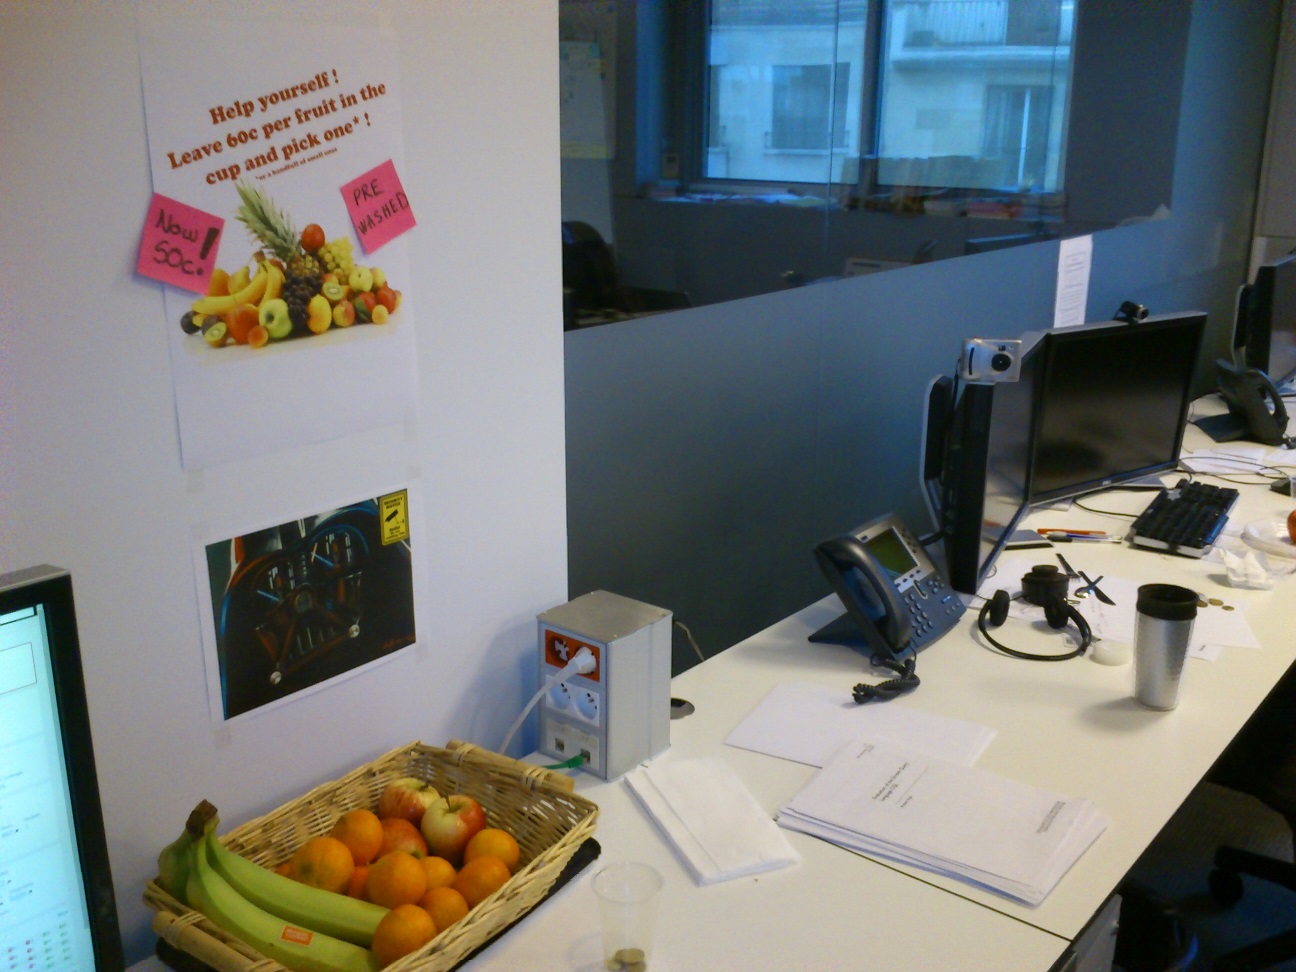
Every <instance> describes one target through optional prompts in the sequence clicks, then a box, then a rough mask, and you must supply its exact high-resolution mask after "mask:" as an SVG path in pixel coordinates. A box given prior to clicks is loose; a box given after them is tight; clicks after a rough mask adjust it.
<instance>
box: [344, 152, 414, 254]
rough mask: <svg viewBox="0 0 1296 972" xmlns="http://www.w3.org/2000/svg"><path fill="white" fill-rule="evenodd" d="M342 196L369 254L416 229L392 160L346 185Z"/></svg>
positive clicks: (361, 242)
mask: <svg viewBox="0 0 1296 972" xmlns="http://www.w3.org/2000/svg"><path fill="white" fill-rule="evenodd" d="M342 198H344V199H345V200H346V207H347V213H348V214H349V215H350V216H351V224H352V225H353V226H354V227H355V230H356V234H357V235H358V236H359V237H360V245H361V246H363V247H364V248H365V252H366V253H372V252H373V251H374V250H376V249H378V247H380V246H382V245H383V244H384V243H386V242H387V241H388V240H391V239H395V238H396V237H397V236H400V235H401V234H402V233H404V232H405V231H406V230H411V229H413V228H414V211H413V210H411V209H410V206H409V199H407V198H406V197H405V189H404V187H403V186H402V185H401V181H400V176H398V175H397V174H396V166H394V165H392V161H391V159H388V160H387V161H386V162H384V163H383V164H382V165H379V166H376V167H375V168H372V169H370V170H369V171H368V172H366V173H365V174H364V175H362V176H360V178H358V179H352V180H351V181H350V182H348V183H347V184H346V185H344V186H343V187H342Z"/></svg>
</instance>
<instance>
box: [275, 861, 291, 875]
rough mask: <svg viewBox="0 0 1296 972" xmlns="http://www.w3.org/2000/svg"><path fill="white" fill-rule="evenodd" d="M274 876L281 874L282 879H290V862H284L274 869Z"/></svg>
mask: <svg viewBox="0 0 1296 972" xmlns="http://www.w3.org/2000/svg"><path fill="white" fill-rule="evenodd" d="M274 870H275V873H276V874H282V875H283V876H284V877H289V878H290V877H292V876H293V873H292V860H291V859H289V860H286V861H284V862H283V863H282V864H280V865H279V866H278V867H276V868H275V869H274Z"/></svg>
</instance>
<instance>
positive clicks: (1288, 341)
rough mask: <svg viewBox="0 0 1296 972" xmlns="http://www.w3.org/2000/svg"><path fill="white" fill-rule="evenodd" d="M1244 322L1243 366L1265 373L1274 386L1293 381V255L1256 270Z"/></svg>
mask: <svg viewBox="0 0 1296 972" xmlns="http://www.w3.org/2000/svg"><path fill="white" fill-rule="evenodd" d="M1245 321H1246V323H1245V341H1246V363H1247V366H1248V367H1251V368H1259V369H1260V370H1261V371H1263V372H1265V373H1266V374H1268V375H1269V377H1270V378H1271V379H1273V382H1274V384H1275V385H1282V384H1284V383H1286V382H1289V381H1291V380H1292V379H1293V378H1296V255H1290V254H1289V255H1288V256H1285V257H1283V258H1282V259H1281V260H1277V261H1274V262H1273V263H1266V264H1264V265H1263V266H1261V267H1260V268H1259V269H1257V270H1256V277H1255V282H1254V283H1253V284H1252V285H1251V286H1250V287H1249V288H1248V300H1247V306H1246V318H1245Z"/></svg>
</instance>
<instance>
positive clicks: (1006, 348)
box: [959, 338, 1022, 382]
mask: <svg viewBox="0 0 1296 972" xmlns="http://www.w3.org/2000/svg"><path fill="white" fill-rule="evenodd" d="M1021 357H1022V342H1021V341H1020V340H1019V339H1013V340H1005V339H1003V338H969V339H968V340H966V341H964V342H963V354H962V356H961V357H960V358H959V377H960V378H962V379H963V380H964V381H979V382H994V381H1016V380H1017V379H1018V378H1020V377H1021Z"/></svg>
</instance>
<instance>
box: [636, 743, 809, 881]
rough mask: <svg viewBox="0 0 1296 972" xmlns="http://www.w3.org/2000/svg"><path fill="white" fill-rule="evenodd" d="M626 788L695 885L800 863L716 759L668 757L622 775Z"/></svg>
mask: <svg viewBox="0 0 1296 972" xmlns="http://www.w3.org/2000/svg"><path fill="white" fill-rule="evenodd" d="M625 781H626V785H627V786H629V787H630V791H631V792H632V793H634V795H635V796H636V797H638V798H639V801H640V802H641V803H642V804H643V805H644V808H645V809H646V810H647V811H648V813H649V814H650V815H651V816H652V818H653V819H654V820H655V821H656V822H657V825H658V826H659V827H661V829H662V830H663V831H664V832H665V833H666V836H667V837H668V838H670V841H671V843H672V844H674V845H675V849H676V850H677V851H679V853H680V856H681V857H682V858H683V859H684V863H685V864H686V865H687V866H688V868H689V870H690V871H692V872H693V877H694V879H695V880H696V881H697V882H698V883H699V884H713V883H715V882H716V881H728V880H730V879H731V878H737V877H745V876H746V875H749V874H759V873H761V872H762V871H769V870H773V869H774V868H776V867H786V866H787V865H788V864H793V863H795V862H796V861H799V860H800V859H801V858H800V856H799V855H798V854H797V852H796V851H795V850H793V849H792V845H791V844H789V843H788V840H787V837H786V836H784V835H783V834H782V833H780V832H779V829H778V827H777V825H775V823H774V821H773V820H772V819H771V818H770V816H769V814H768V813H767V812H766V811H764V810H762V809H761V808H760V805H759V804H758V803H757V802H756V800H755V799H754V798H753V797H752V795H751V793H750V791H749V790H748V789H747V787H746V786H744V785H743V782H742V780H740V779H739V778H738V775H737V774H736V773H735V772H734V771H733V770H732V769H730V768H729V766H728V764H726V763H725V762H724V761H723V760H721V759H720V758H719V757H715V756H707V757H703V758H700V759H689V760H674V759H671V758H670V756H669V755H667V756H666V757H665V758H663V759H661V760H658V761H657V762H655V763H652V764H651V765H648V766H642V767H640V768H639V769H636V770H632V771H631V772H629V773H627V774H626V777H625Z"/></svg>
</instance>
